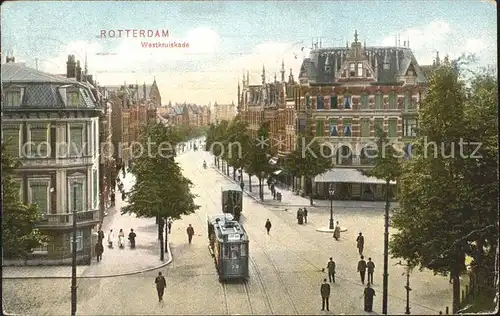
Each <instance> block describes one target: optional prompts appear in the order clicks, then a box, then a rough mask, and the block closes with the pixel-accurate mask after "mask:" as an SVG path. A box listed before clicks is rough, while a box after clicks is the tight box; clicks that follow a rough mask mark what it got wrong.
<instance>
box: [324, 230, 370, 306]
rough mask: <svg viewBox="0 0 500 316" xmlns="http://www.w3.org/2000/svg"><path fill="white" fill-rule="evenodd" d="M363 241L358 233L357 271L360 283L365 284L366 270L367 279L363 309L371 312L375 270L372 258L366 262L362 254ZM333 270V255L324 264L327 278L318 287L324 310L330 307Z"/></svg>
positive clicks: (361, 235) (333, 280) (334, 268)
mask: <svg viewBox="0 0 500 316" xmlns="http://www.w3.org/2000/svg"><path fill="white" fill-rule="evenodd" d="M337 227H338V222H337ZM334 237H335V233H334ZM336 239H337V238H336ZM364 243H365V238H364V236H363V234H362V233H359V235H358V237H357V238H356V247H357V249H358V253H359V255H360V260H359V261H358V267H357V272H358V273H359V275H360V278H361V283H362V284H363V285H364V284H365V275H366V272H368V280H367V283H366V287H365V289H364V291H363V296H364V310H365V312H372V311H373V297H374V296H375V290H374V289H373V288H372V287H371V286H372V284H373V272H374V271H375V263H373V261H372V258H368V262H366V261H365V259H364V256H363V250H364ZM335 270H336V263H335V261H334V260H333V257H330V260H329V261H328V263H327V265H326V272H327V273H328V279H326V278H325V279H323V283H322V284H321V287H320V293H321V299H322V303H321V310H322V311H324V310H325V308H326V310H327V311H329V310H330V307H329V299H330V284H329V283H335V274H336V271H335ZM322 271H325V269H322ZM328 281H329V282H328Z"/></svg>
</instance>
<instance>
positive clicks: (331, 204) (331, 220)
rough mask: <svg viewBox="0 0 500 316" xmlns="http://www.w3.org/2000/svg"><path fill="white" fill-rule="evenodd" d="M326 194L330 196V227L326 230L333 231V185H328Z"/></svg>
mask: <svg viewBox="0 0 500 316" xmlns="http://www.w3.org/2000/svg"><path fill="white" fill-rule="evenodd" d="M328 193H329V194H330V225H329V227H328V228H329V229H333V195H334V194H335V189H334V187H333V183H332V184H330V187H329V188H328Z"/></svg>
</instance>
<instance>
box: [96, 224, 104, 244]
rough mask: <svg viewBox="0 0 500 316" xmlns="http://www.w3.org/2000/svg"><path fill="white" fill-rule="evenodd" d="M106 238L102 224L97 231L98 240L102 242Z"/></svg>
mask: <svg viewBox="0 0 500 316" xmlns="http://www.w3.org/2000/svg"><path fill="white" fill-rule="evenodd" d="M103 240H104V232H103V231H102V226H99V231H98V232H97V241H98V242H99V243H100V244H102V241H103Z"/></svg>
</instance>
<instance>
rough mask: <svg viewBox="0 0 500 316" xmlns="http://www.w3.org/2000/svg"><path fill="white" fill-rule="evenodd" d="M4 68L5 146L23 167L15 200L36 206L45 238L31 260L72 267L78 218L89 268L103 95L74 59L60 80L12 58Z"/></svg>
mask: <svg viewBox="0 0 500 316" xmlns="http://www.w3.org/2000/svg"><path fill="white" fill-rule="evenodd" d="M85 68H86V67H85ZM1 71H2V108H1V112H2V136H3V139H2V141H5V142H7V151H8V152H9V153H10V154H12V155H13V156H14V157H18V158H19V159H20V161H21V163H22V165H21V167H19V168H18V169H16V170H15V177H16V181H17V184H18V186H19V196H20V198H21V200H22V201H24V202H25V203H32V204H36V205H38V207H39V210H40V212H41V213H42V220H41V221H40V222H39V223H38V224H37V226H38V227H39V228H40V229H41V230H42V231H43V232H44V233H45V234H47V235H48V236H49V237H50V241H49V242H48V244H45V245H43V246H42V247H39V248H37V249H34V252H33V254H32V256H31V257H30V258H28V259H30V260H29V261H30V262H35V264H36V263H40V262H41V263H42V264H62V263H70V262H71V249H72V243H71V241H72V221H73V216H75V215H73V214H76V220H77V225H78V230H77V240H76V245H77V260H78V261H79V262H85V263H89V262H90V258H91V251H92V250H91V249H92V247H93V243H92V239H91V234H92V228H93V227H94V226H95V225H97V224H98V223H99V222H100V221H101V216H100V212H99V209H100V192H101V190H102V189H101V185H102V183H103V181H102V179H101V172H102V170H103V166H101V165H100V159H99V156H100V152H99V150H100V146H99V143H100V135H99V128H100V123H99V120H100V118H101V117H102V115H103V107H104V105H105V100H104V99H103V96H102V93H101V92H100V91H99V90H98V89H96V87H95V86H94V83H93V82H92V78H91V76H88V75H87V73H86V71H85V72H83V71H82V68H81V67H80V62H79V61H75V58H74V56H72V55H70V56H69V58H68V62H67V73H66V75H65V76H59V75H52V74H48V73H44V72H41V71H38V70H35V69H32V68H29V67H26V66H25V65H24V64H21V63H15V59H14V57H8V58H7V63H6V64H3V65H2V70H1ZM74 212H76V213H74Z"/></svg>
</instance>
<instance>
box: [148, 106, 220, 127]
mask: <svg viewBox="0 0 500 316" xmlns="http://www.w3.org/2000/svg"><path fill="white" fill-rule="evenodd" d="M158 113H160V115H161V117H162V120H164V121H165V124H169V125H184V126H188V125H189V126H193V127H201V126H206V125H209V124H210V117H211V111H210V108H209V107H208V106H206V105H196V104H191V103H182V104H177V103H176V104H175V105H172V104H171V103H169V105H168V106H164V107H161V108H159V109H158Z"/></svg>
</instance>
